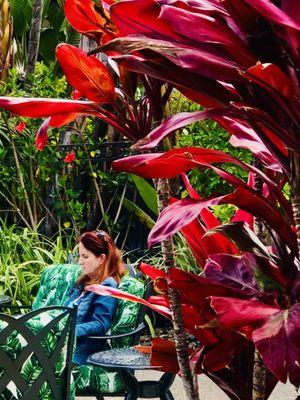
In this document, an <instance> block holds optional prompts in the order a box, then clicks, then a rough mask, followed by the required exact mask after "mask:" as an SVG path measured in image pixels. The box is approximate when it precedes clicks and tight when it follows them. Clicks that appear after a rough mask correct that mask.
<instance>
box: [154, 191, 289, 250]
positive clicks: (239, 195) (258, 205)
mask: <svg viewBox="0 0 300 400" xmlns="http://www.w3.org/2000/svg"><path fill="white" fill-rule="evenodd" d="M216 204H234V205H236V206H237V207H239V208H241V209H243V210H245V211H247V212H250V213H252V214H253V215H255V216H258V217H260V218H262V219H263V220H264V221H266V223H267V224H269V225H270V226H271V227H272V228H273V229H274V230H275V231H276V232H277V233H278V235H279V236H280V237H282V238H283V239H284V240H285V241H286V243H287V245H288V246H289V247H290V248H291V249H293V250H295V249H296V235H295V232H294V231H293V230H292V228H291V227H290V225H289V224H288V223H287V222H286V220H285V219H284V218H283V217H282V216H281V215H280V213H279V212H278V211H277V210H276V209H275V208H274V207H272V206H271V205H270V204H269V203H268V202H267V201H265V200H264V199H263V198H262V197H261V196H259V195H256V194H254V193H253V192H251V191H248V190H246V189H245V188H243V187H240V188H238V189H236V190H235V192H233V193H231V194H228V195H225V196H221V197H215V198H211V199H209V200H200V201H197V200H189V199H185V200H180V201H178V202H176V203H174V204H171V205H170V206H168V207H166V208H165V209H164V210H163V211H162V213H161V214H160V216H159V218H158V220H157V222H156V224H155V226H154V228H153V229H152V230H151V232H150V235H149V237H148V243H149V246H152V245H153V244H155V243H158V242H160V241H161V240H164V239H167V238H169V237H170V236H172V235H173V234H174V233H176V232H178V231H179V230H180V229H181V228H182V227H183V226H186V225H187V224H189V223H190V222H192V221H193V220H194V219H195V218H196V217H197V216H198V215H199V213H200V211H201V210H202V209H203V207H208V206H211V205H216Z"/></svg>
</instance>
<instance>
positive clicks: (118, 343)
mask: <svg viewBox="0 0 300 400" xmlns="http://www.w3.org/2000/svg"><path fill="white" fill-rule="evenodd" d="M118 289H120V290H123V291H124V292H126V293H130V294H133V295H135V296H138V297H143V296H144V292H145V285H144V283H143V282H141V281H139V280H137V279H136V278H133V277H131V276H124V278H123V279H122V281H121V283H120V285H119V286H118ZM140 307H141V305H140V304H139V303H134V302H133V301H125V300H118V306H117V310H116V314H115V316H114V320H113V323H112V327H111V334H112V335H116V334H119V333H126V332H130V331H132V330H133V329H134V328H135V327H136V319H137V316H138V313H139V310H140ZM130 341H131V337H130V336H127V337H124V338H120V339H113V340H112V343H111V347H113V348H123V347H128V346H129V345H130Z"/></svg>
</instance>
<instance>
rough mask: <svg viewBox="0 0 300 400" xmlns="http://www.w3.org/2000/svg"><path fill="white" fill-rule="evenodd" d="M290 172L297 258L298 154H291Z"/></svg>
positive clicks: (299, 211) (299, 222)
mask: <svg viewBox="0 0 300 400" xmlns="http://www.w3.org/2000/svg"><path fill="white" fill-rule="evenodd" d="M291 171H292V181H291V186H292V207H293V215H294V223H295V228H296V234H297V245H298V258H299V257H300V156H299V153H296V152H293V153H292V154H291Z"/></svg>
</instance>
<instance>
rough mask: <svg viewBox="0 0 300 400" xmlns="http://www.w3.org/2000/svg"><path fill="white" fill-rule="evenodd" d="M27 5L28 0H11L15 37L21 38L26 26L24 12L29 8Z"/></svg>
mask: <svg viewBox="0 0 300 400" xmlns="http://www.w3.org/2000/svg"><path fill="white" fill-rule="evenodd" d="M27 3H28V0H10V6H11V13H12V16H13V24H14V35H15V36H21V35H22V33H23V30H24V26H25V25H26V18H25V15H24V10H25V8H26V7H27Z"/></svg>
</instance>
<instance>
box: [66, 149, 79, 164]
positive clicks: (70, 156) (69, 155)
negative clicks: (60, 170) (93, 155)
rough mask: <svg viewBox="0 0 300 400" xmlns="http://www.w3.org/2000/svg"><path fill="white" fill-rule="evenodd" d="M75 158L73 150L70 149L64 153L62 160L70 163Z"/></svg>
mask: <svg viewBox="0 0 300 400" xmlns="http://www.w3.org/2000/svg"><path fill="white" fill-rule="evenodd" d="M75 159H76V155H75V153H74V151H70V152H69V153H67V154H66V157H65V158H64V162H66V163H71V162H73V161H75Z"/></svg>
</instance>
